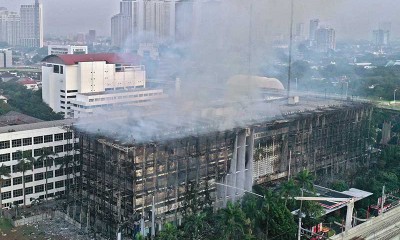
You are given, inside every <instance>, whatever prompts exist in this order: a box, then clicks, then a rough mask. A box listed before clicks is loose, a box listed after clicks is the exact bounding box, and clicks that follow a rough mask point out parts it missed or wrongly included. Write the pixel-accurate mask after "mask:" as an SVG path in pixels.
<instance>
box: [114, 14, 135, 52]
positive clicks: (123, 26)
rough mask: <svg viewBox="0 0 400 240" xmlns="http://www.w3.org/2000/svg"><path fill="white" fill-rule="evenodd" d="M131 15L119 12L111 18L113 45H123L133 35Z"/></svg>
mask: <svg viewBox="0 0 400 240" xmlns="http://www.w3.org/2000/svg"><path fill="white" fill-rule="evenodd" d="M131 26H132V25H131V16H129V15H125V14H122V13H119V14H117V15H114V16H113V17H112V18H111V45H112V46H116V47H123V46H125V44H126V41H127V40H128V37H129V36H130V35H131V33H132V30H131Z"/></svg>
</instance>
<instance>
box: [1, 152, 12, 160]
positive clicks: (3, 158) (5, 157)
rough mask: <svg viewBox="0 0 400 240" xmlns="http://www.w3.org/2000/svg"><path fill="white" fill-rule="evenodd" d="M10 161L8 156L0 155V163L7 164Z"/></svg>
mask: <svg viewBox="0 0 400 240" xmlns="http://www.w3.org/2000/svg"><path fill="white" fill-rule="evenodd" d="M7 161H10V154H9V153H5V154H0V162H7Z"/></svg>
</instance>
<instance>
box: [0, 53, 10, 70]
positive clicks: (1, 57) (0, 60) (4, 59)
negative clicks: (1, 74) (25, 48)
mask: <svg viewBox="0 0 400 240" xmlns="http://www.w3.org/2000/svg"><path fill="white" fill-rule="evenodd" d="M9 67H12V51H11V50H9V49H0V68H9Z"/></svg>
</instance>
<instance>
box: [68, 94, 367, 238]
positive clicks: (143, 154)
mask: <svg viewBox="0 0 400 240" xmlns="http://www.w3.org/2000/svg"><path fill="white" fill-rule="evenodd" d="M292 100H293V99H292ZM271 102H273V106H274V107H276V108H278V109H279V111H278V112H279V114H275V115H271V114H267V112H268V113H270V109H269V107H271V105H270V104H271ZM257 104H258V105H260V104H259V103H257ZM262 104H265V108H260V109H263V111H259V112H258V113H257V117H252V118H251V119H250V120H249V121H247V123H246V124H245V122H241V124H242V125H238V126H235V127H232V128H229V129H223V130H221V128H219V127H216V126H211V125H210V123H209V122H207V123H204V125H200V126H199V128H198V130H194V129H192V128H189V127H188V128H185V127H182V126H181V127H180V128H179V129H177V128H176V127H174V126H170V127H164V128H163V129H160V131H162V134H160V135H162V136H164V137H160V136H159V137H156V136H155V137H153V138H149V139H147V140H141V141H138V140H137V139H135V138H134V137H133V136H132V133H131V132H129V130H127V129H125V131H124V129H120V131H115V133H114V134H105V133H104V131H101V129H100V128H99V129H98V130H97V132H93V131H90V130H87V129H86V128H84V127H82V126H75V128H76V129H75V130H76V134H77V135H78V136H79V144H80V150H79V151H80V154H81V158H80V163H79V164H80V165H81V166H82V172H81V176H80V177H78V178H77V179H76V180H75V183H76V184H74V185H73V186H74V187H71V188H70V189H69V191H67V194H68V196H67V198H68V204H67V205H68V207H67V212H68V214H69V215H70V216H71V217H73V218H74V219H75V220H76V221H78V222H79V223H80V226H81V229H84V230H86V231H88V232H92V233H94V234H95V235H96V234H99V235H101V236H103V237H105V238H113V237H115V236H116V234H117V233H118V232H122V234H123V235H127V236H133V235H135V234H136V233H141V234H142V235H147V234H151V235H154V234H155V232H156V231H159V230H160V229H161V228H162V226H163V225H164V224H165V223H166V222H175V223H177V224H180V221H181V218H182V211H183V209H184V208H185V197H186V196H187V194H188V192H190V191H191V190H193V188H194V189H195V190H196V193H197V195H196V196H197V197H196V198H197V199H199V200H201V201H209V202H211V203H212V206H213V208H214V209H218V208H221V207H224V206H225V205H226V203H227V202H228V201H235V200H238V199H239V198H240V197H241V196H242V195H243V194H244V193H245V192H246V191H251V190H252V187H253V185H258V184H264V183H269V182H272V181H279V180H284V179H288V177H290V176H291V175H295V174H296V173H298V172H299V171H301V170H303V169H308V170H310V171H311V172H313V173H314V174H316V175H324V176H325V177H328V178H329V177H334V176H335V175H337V174H338V173H343V172H345V171H346V170H348V169H350V168H353V167H356V166H360V165H368V164H369V160H370V159H369V138H370V137H369V133H370V131H369V125H370V120H371V119H370V118H371V114H372V111H373V107H372V105H371V104H369V103H364V102H355V101H351V100H348V99H347V100H342V99H327V98H322V97H319V96H305V97H302V98H301V100H300V101H298V99H297V101H294V102H293V101H291V99H289V102H288V99H287V98H279V99H278V98H277V99H274V100H271V101H263V103H262ZM244 115H246V114H244ZM230 117H231V116H230ZM118 121H119V122H125V123H127V124H130V123H132V122H134V119H130V117H129V116H128V117H124V118H122V119H118ZM149 121H150V120H149ZM207 124H208V125H207ZM120 126H124V124H120ZM205 129H206V130H205ZM126 136H128V137H126ZM165 136H168V137H165Z"/></svg>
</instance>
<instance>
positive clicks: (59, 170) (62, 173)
mask: <svg viewBox="0 0 400 240" xmlns="http://www.w3.org/2000/svg"><path fill="white" fill-rule="evenodd" d="M62 175H64V169H62V168H61V169H57V170H56V171H55V176H56V177H59V176H62Z"/></svg>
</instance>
